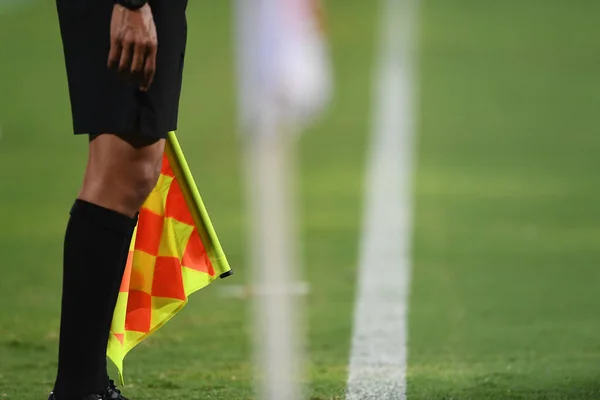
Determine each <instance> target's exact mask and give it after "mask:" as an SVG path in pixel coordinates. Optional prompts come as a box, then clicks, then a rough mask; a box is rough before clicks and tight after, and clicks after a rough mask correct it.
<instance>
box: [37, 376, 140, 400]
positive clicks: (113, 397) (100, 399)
mask: <svg viewBox="0 0 600 400" xmlns="http://www.w3.org/2000/svg"><path fill="white" fill-rule="evenodd" d="M48 400H56V397H55V396H54V393H50V397H48ZM80 400H128V399H127V398H126V397H123V396H122V395H121V391H120V390H119V389H117V387H116V386H115V382H114V381H113V380H112V379H111V380H110V381H109V384H108V388H107V389H106V392H104V393H102V394H90V395H87V396H84V397H82V398H81V399H80Z"/></svg>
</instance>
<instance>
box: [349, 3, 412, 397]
mask: <svg viewBox="0 0 600 400" xmlns="http://www.w3.org/2000/svg"><path fill="white" fill-rule="evenodd" d="M381 1H382V10H381V21H382V23H381V25H382V27H381V37H380V46H381V47H380V54H379V60H378V68H377V70H376V76H375V80H374V106H373V126H372V130H373V131H372V141H371V149H370V158H369V160H368V171H367V182H366V187H365V215H364V221H363V224H364V225H363V237H362V242H361V253H360V260H359V271H358V277H357V279H358V282H357V298H356V305H355V311H354V332H353V337H352V350H351V356H350V371H349V378H348V388H347V393H346V399H347V400H399V399H406V368H407V355H408V349H407V314H408V297H409V287H410V267H411V266H410V245H411V223H412V204H411V197H412V195H411V193H412V190H411V189H412V175H413V173H412V172H413V171H412V169H413V167H412V166H413V152H414V151H413V136H414V131H415V128H414V115H415V110H414V103H415V94H414V92H415V90H414V82H415V79H414V65H413V60H414V59H415V56H414V44H415V42H416V38H415V24H416V20H417V15H416V14H417V2H418V0H381Z"/></svg>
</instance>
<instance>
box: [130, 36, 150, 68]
mask: <svg viewBox="0 0 600 400" xmlns="http://www.w3.org/2000/svg"><path fill="white" fill-rule="evenodd" d="M147 48H148V47H147V46H146V43H140V42H137V43H136V44H135V47H134V53H133V61H132V62H131V74H132V75H134V76H137V75H139V74H141V73H142V70H143V68H144V60H145V58H146V53H147Z"/></svg>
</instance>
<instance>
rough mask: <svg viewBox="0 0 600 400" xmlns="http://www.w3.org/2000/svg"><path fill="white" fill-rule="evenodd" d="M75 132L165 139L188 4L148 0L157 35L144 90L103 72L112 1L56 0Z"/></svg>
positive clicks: (174, 111) (175, 100) (171, 122)
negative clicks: (151, 75) (151, 70)
mask: <svg viewBox="0 0 600 400" xmlns="http://www.w3.org/2000/svg"><path fill="white" fill-rule="evenodd" d="M56 3H57V9H58V15H59V22H60V30H61V35H62V41H63V48H64V53H65V62H66V67H67V78H68V83H69V94H70V99H71V112H72V115H73V129H74V133H75V134H100V133H115V134H119V135H138V134H141V135H145V136H151V137H158V138H164V137H166V136H167V133H168V132H169V131H172V130H176V129H177V116H178V111H179V97H180V93H181V82H182V74H183V63H184V57H185V46H186V37H187V24H186V16H185V11H186V6H187V0H150V2H149V3H150V6H151V8H152V11H153V14H154V22H155V24H156V30H157V34H158V55H157V61H156V75H155V77H154V82H153V83H152V85H151V86H150V89H149V90H148V91H147V92H145V93H144V92H141V91H140V90H139V88H138V85H136V84H134V83H132V82H128V81H126V80H124V79H123V78H121V77H119V76H118V75H117V72H116V71H114V70H110V69H108V68H107V61H108V53H109V50H110V21H111V15H112V10H113V4H114V2H113V1H112V0H56Z"/></svg>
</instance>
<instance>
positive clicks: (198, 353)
mask: <svg viewBox="0 0 600 400" xmlns="http://www.w3.org/2000/svg"><path fill="white" fill-rule="evenodd" d="M35 5H36V7H27V6H24V7H23V8H21V9H20V10H17V11H14V13H13V14H11V15H8V14H6V15H2V16H0V18H1V19H0V35H1V36H2V37H9V36H10V37H14V38H16V39H15V40H12V41H4V40H3V41H2V42H1V43H0V53H1V54H3V55H4V56H3V57H2V58H3V60H10V62H4V61H3V62H2V64H1V67H0V68H1V69H0V71H1V72H2V75H1V76H2V77H1V78H0V79H1V80H0V87H2V96H0V97H1V98H0V126H2V129H3V135H2V137H1V138H0V171H1V172H0V182H2V189H1V190H2V197H1V200H0V204H1V207H0V226H2V228H3V229H2V230H0V254H2V257H3V261H2V265H3V274H2V279H0V293H1V294H0V299H1V300H2V303H3V304H5V305H6V306H5V307H4V308H3V312H2V313H0V399H2V400H4V399H11V400H12V399H16V400H33V399H39V398H44V396H47V392H48V391H49V390H50V389H51V386H52V383H53V379H54V374H55V362H56V361H55V359H56V346H57V335H58V321H59V302H60V288H61V281H60V279H61V278H60V277H61V251H62V250H61V247H62V236H63V233H64V227H65V224H66V220H67V217H68V211H69V207H70V205H71V203H72V200H73V199H74V198H75V196H76V195H77V190H78V186H79V185H80V181H81V179H82V173H83V167H84V165H85V159H86V155H87V150H86V141H85V139H84V138H73V137H72V136H71V135H70V134H69V130H70V114H69V104H68V93H67V87H66V79H65V75H64V67H63V60H62V48H61V45H60V37H59V32H58V26H57V22H56V15H55V10H54V6H53V4H52V2H37V3H36V4H35ZM329 11H330V16H331V20H330V21H329V23H328V25H329V26H328V29H329V31H330V34H331V37H332V40H333V42H334V55H335V68H336V73H337V79H338V81H339V82H338V83H337V86H338V89H339V90H338V94H339V97H338V99H337V100H336V101H335V102H334V104H332V107H331V109H330V110H329V112H328V114H327V115H326V116H325V118H324V119H323V120H322V122H320V123H319V124H317V125H315V126H314V127H313V129H312V130H311V132H307V135H306V136H305V138H304V140H302V142H301V147H302V148H301V150H302V152H301V154H302V159H303V164H304V168H303V170H302V174H301V182H302V186H303V188H302V189H303V198H302V202H301V205H302V207H303V224H302V229H303V236H304V237H305V240H304V247H305V256H304V258H305V261H306V264H307V267H308V268H307V271H306V274H305V275H306V276H307V279H309V280H310V281H311V295H310V297H309V298H308V299H307V304H308V306H309V308H310V310H312V311H311V312H310V313H309V315H308V322H309V329H308V334H309V337H310V341H309V350H310V354H311V359H310V364H309V366H308V374H307V375H308V378H307V380H308V382H307V384H308V390H309V391H310V396H311V397H312V398H313V399H333V398H341V396H342V395H343V393H344V387H345V379H346V365H347V359H348V348H349V341H350V330H351V322H352V321H351V318H352V306H353V287H354V271H355V263H356V258H357V254H356V244H357V242H358V234H359V221H360V202H361V187H362V170H363V162H362V160H363V153H364V151H363V149H364V141H365V139H366V133H367V131H368V127H369V124H368V112H369V105H370V97H369V91H370V73H371V54H372V51H373V49H372V44H373V41H372V40H371V37H372V35H373V30H374V23H375V19H374V17H375V14H374V7H373V5H372V4H369V3H362V2H355V3H353V4H346V3H344V2H340V1H338V2H336V3H331V7H330V10H329ZM231 12H232V10H231V4H230V2H207V1H204V2H200V1H195V0H194V1H191V2H190V7H189V18H188V19H189V41H188V55H187V59H186V74H185V83H184V92H183V95H182V103H181V115H180V126H179V128H180V129H179V138H180V141H181V143H182V146H183V149H184V151H185V153H186V156H187V158H188V161H189V163H190V166H191V168H192V171H193V173H194V175H195V178H196V181H197V184H198V186H199V189H200V192H201V194H202V196H203V198H204V201H205V203H206V205H207V207H208V208H209V211H210V214H211V218H212V220H213V223H214V224H215V227H216V229H217V232H218V234H219V236H220V239H221V242H222V244H223V246H224V249H225V251H226V253H227V255H228V258H229V261H230V263H231V265H232V266H233V267H234V268H235V270H236V275H235V276H234V277H232V278H229V279H228V280H227V281H223V282H218V283H216V284H215V285H213V286H212V287H209V288H208V289H205V290H203V291H201V292H199V293H197V294H195V295H194V297H193V298H192V299H191V301H190V303H189V305H188V306H187V307H186V309H185V310H184V311H183V312H182V313H181V314H180V315H178V316H177V317H176V318H175V319H174V320H173V321H171V322H170V323H169V324H168V325H167V326H165V327H164V328H162V329H161V330H160V331H159V332H158V333H157V334H156V335H154V336H153V337H152V338H150V339H149V340H148V341H147V342H145V343H143V344H142V345H140V346H139V347H138V348H136V349H135V350H134V351H133V352H132V353H131V354H130V355H129V356H128V357H127V359H126V365H125V368H126V370H125V373H126V379H127V383H128V385H127V387H126V388H125V391H126V393H127V395H128V396H131V397H132V398H133V399H136V398H137V399H149V400H151V399H161V400H162V399H177V400H179V399H183V398H189V399H250V398H252V397H253V394H252V393H253V383H252V379H251V376H252V375H251V374H252V368H253V367H252V359H251V348H250V342H249V339H248V336H249V333H250V332H249V328H248V326H249V325H250V324H249V321H248V311H249V310H248V306H249V299H243V300H238V299H228V298H222V297H221V295H220V291H219V286H222V285H226V284H243V283H244V281H245V279H246V277H247V276H248V273H247V271H246V265H245V254H246V253H245V248H244V246H245V244H244V240H243V235H244V234H245V232H246V231H245V208H244V206H243V182H242V181H241V176H242V173H241V168H242V165H241V162H240V161H241V160H240V143H239V140H238V137H237V136H236V135H237V132H236V124H235V119H236V114H235V106H236V101H235V86H234V83H235V81H234V67H235V66H234V58H233V38H232V36H233V35H232V27H231V21H232V15H231ZM332 181H333V182H335V185H332V184H331V183H332ZM315 311H317V312H315Z"/></svg>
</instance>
